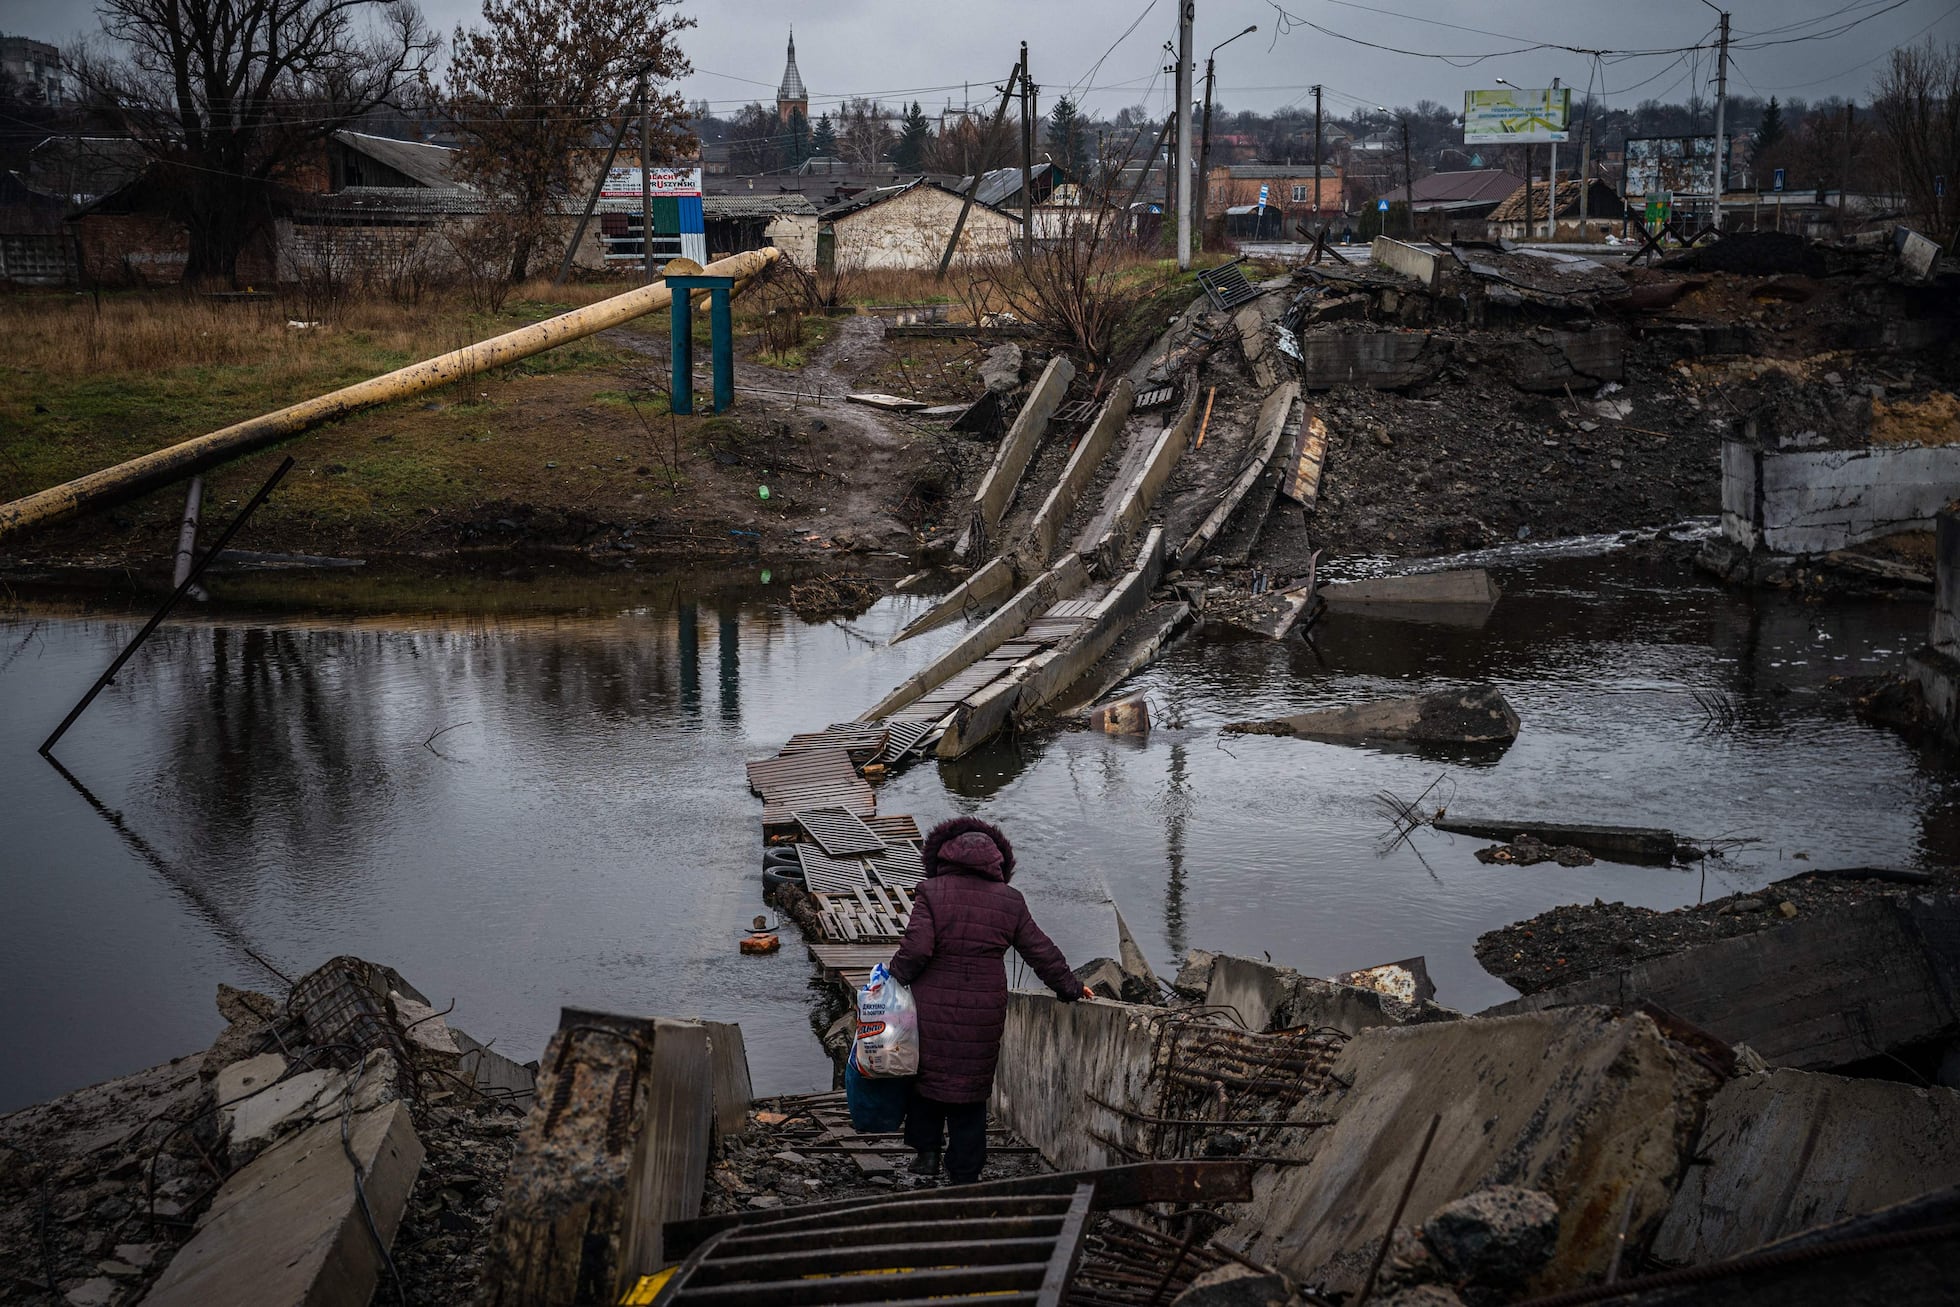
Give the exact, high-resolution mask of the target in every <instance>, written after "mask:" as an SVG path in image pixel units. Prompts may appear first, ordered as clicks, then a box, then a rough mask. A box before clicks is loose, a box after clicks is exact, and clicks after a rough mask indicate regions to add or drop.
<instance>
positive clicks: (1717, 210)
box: [1702, 0, 1729, 231]
mask: <svg viewBox="0 0 1960 1307" xmlns="http://www.w3.org/2000/svg"><path fill="white" fill-rule="evenodd" d="M1702 3H1703V4H1708V0H1702ZM1708 7H1709V8H1710V9H1714V8H1715V6H1713V5H1709V6H1708ZM1715 12H1716V13H1717V14H1719V15H1720V16H1721V32H1722V35H1721V39H1720V40H1719V41H1718V42H1716V46H1715V197H1714V198H1715V204H1714V212H1713V217H1714V221H1715V230H1717V231H1720V230H1721V229H1722V192H1723V190H1724V189H1726V188H1725V187H1724V185H1723V182H1724V181H1725V180H1726V179H1725V178H1724V177H1723V175H1722V174H1723V172H1724V171H1725V169H1724V168H1723V165H1724V164H1725V163H1726V162H1727V161H1728V153H1729V152H1728V150H1727V149H1725V148H1724V145H1723V141H1722V127H1723V120H1724V119H1725V118H1726V117H1727V116H1728V108H1729V13H1728V10H1726V9H1716V10H1715Z"/></svg>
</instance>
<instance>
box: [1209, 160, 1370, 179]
mask: <svg viewBox="0 0 1960 1307" xmlns="http://www.w3.org/2000/svg"><path fill="white" fill-rule="evenodd" d="M1220 169H1223V170H1224V172H1225V173H1226V175H1227V176H1229V177H1231V178H1232V180H1234V181H1239V180H1245V181H1255V182H1259V181H1274V180H1276V179H1280V178H1287V177H1312V176H1313V175H1314V169H1313V165H1312V164H1310V163H1234V164H1220V165H1217V167H1214V168H1213V171H1214V172H1216V171H1219V170H1220ZM1340 175H1341V170H1340V169H1339V168H1335V167H1332V166H1330V165H1328V164H1322V165H1321V166H1320V176H1321V177H1322V178H1323V179H1324V180H1327V181H1334V180H1338V179H1339V177H1340Z"/></svg>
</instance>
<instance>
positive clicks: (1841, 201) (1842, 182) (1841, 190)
mask: <svg viewBox="0 0 1960 1307" xmlns="http://www.w3.org/2000/svg"><path fill="white" fill-rule="evenodd" d="M1851 107H1852V106H1851V101H1849V100H1847V101H1845V103H1844V174H1843V176H1841V177H1839V178H1838V234H1839V235H1840V236H1842V235H1843V234H1844V231H1845V226H1846V223H1845V219H1846V217H1847V216H1848V215H1849V213H1850V205H1849V203H1848V201H1849V200H1850V199H1851Z"/></svg>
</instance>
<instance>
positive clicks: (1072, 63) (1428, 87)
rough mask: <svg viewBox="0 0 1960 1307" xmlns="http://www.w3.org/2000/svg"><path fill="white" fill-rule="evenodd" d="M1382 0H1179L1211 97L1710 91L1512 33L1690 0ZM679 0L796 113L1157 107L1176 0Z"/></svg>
mask: <svg viewBox="0 0 1960 1307" xmlns="http://www.w3.org/2000/svg"><path fill="white" fill-rule="evenodd" d="M1731 2H1732V3H1733V5H1734V8H1733V11H1732V12H1733V14H1734V18H1733V26H1734V36H1735V41H1736V49H1735V51H1734V62H1733V66H1732V68H1731V73H1730V88H1731V91H1732V92H1733V93H1736V94H1745V95H1746V94H1752V93H1753V94H1759V95H1763V96H1769V95H1772V94H1774V95H1777V96H1780V97H1782V98H1784V99H1786V100H1787V99H1789V98H1791V97H1802V98H1807V99H1812V100H1817V99H1823V98H1825V97H1828V96H1832V95H1840V96H1848V97H1851V98H1853V99H1859V100H1862V99H1864V98H1865V97H1866V95H1867V93H1868V91H1869V89H1870V87H1871V83H1872V79H1873V77H1874V76H1875V74H1876V73H1877V72H1878V70H1879V68H1880V66H1881V64H1882V61H1883V58H1884V55H1885V53H1886V52H1887V51H1888V50H1890V49H1891V48H1892V47H1894V46H1896V45H1900V44H1903V43H1906V42H1909V41H1913V40H1918V39H1923V38H1924V37H1927V36H1931V37H1933V38H1934V39H1936V40H1940V41H1943V42H1944V41H1960V3H1956V0H1731ZM1385 3H1386V5H1387V8H1383V7H1381V6H1378V5H1373V4H1362V3H1358V2H1357V0H1285V8H1286V10H1287V16H1282V15H1281V14H1280V12H1279V11H1278V10H1276V9H1275V7H1274V6H1273V4H1271V3H1268V0H1196V4H1197V28H1196V32H1197V35H1196V47H1197V51H1198V57H1199V59H1200V61H1201V63H1200V67H1201V68H1202V59H1203V57H1204V53H1205V52H1206V51H1207V50H1209V49H1210V48H1211V47H1212V46H1214V45H1216V44H1217V43H1218V42H1220V41H1222V40H1224V39H1226V38H1227V37H1229V36H1231V35H1232V34H1233V33H1234V32H1237V31H1240V30H1241V29H1243V28H1245V27H1246V26H1247V25H1248V24H1253V23H1256V24H1258V27H1259V30H1258V31H1257V32H1255V33H1253V34H1252V35H1250V36H1246V37H1243V38H1241V39H1239V40H1238V41H1236V42H1234V43H1233V44H1232V45H1231V46H1230V47H1229V48H1227V49H1225V50H1223V51H1221V52H1220V53H1219V55H1218V96H1217V99H1218V103H1220V104H1222V105H1224V106H1225V107H1227V108H1251V109H1259V110H1272V109H1275V108H1278V107H1280V106H1282V105H1287V104H1305V105H1308V106H1311V105H1312V102H1313V100H1312V96H1311V94H1310V93H1308V91H1307V88H1308V87H1309V86H1311V85H1312V84H1313V83H1314V82H1315V81H1320V82H1322V83H1323V84H1324V86H1325V87H1326V99H1327V106H1328V109H1329V112H1330V113H1340V114H1346V113H1347V112H1349V111H1351V110H1353V109H1355V108H1357V107H1372V106H1374V105H1376V104H1386V105H1398V104H1414V103H1415V102H1416V101H1418V100H1422V99H1431V100H1437V101H1440V102H1442V103H1444V104H1448V105H1451V106H1452V107H1460V106H1461V104H1462V95H1463V91H1464V90H1465V88H1467V87H1474V86H1489V85H1493V84H1494V83H1495V80H1496V79H1497V78H1499V77H1502V78H1505V79H1506V80H1508V81H1510V82H1512V83H1515V84H1518V85H1522V86H1543V85H1548V84H1549V83H1550V80H1551V78H1553V77H1554V76H1558V77H1562V78H1563V79H1564V81H1565V83H1566V84H1567V85H1571V86H1574V87H1579V88H1584V87H1586V86H1587V85H1588V84H1589V83H1590V84H1591V85H1592V86H1593V87H1594V88H1595V89H1596V90H1603V91H1605V92H1607V93H1609V94H1608V98H1609V100H1611V101H1612V102H1614V103H1622V104H1632V103H1634V102H1636V101H1639V100H1642V99H1647V98H1650V97H1652V98H1659V99H1664V100H1666V99H1672V100H1681V99H1685V98H1687V96H1688V95H1689V93H1690V90H1691V88H1692V87H1693V86H1694V85H1695V84H1697V83H1700V84H1702V85H1703V86H1704V89H1705V93H1708V94H1712V91H1713V70H1714V58H1713V56H1712V55H1711V54H1708V53H1701V54H1689V55H1682V54H1677V53H1667V54H1655V55H1641V56H1633V57H1628V56H1627V55H1625V54H1622V53H1607V54H1605V55H1603V56H1602V58H1601V59H1600V61H1599V63H1598V64H1597V65H1595V63H1594V60H1593V58H1592V57H1591V56H1589V55H1586V54H1581V53H1575V52H1573V51H1571V50H1546V49H1537V50H1527V49H1524V47H1528V46H1532V45H1536V44H1539V43H1541V42H1542V43H1550V44H1556V45H1563V46H1573V47H1578V48H1580V49H1585V50H1602V51H1609V52H1627V51H1651V50H1660V49H1671V48H1678V47H1683V46H1691V45H1694V44H1697V43H1699V42H1701V41H1703V40H1705V39H1712V37H1713V33H1714V27H1715V13H1714V11H1713V10H1712V9H1711V8H1710V7H1709V6H1708V5H1707V4H1706V3H1703V0H1638V3H1604V2H1602V0H1578V2H1577V3H1575V2H1574V0H1385ZM422 5H423V9H424V12H425V13H427V14H428V16H429V18H430V21H431V22H432V23H433V24H434V25H435V26H436V27H437V28H439V29H440V30H441V31H443V32H444V33H445V34H446V33H448V32H449V31H450V30H451V29H453V28H454V27H455V25H456V24H457V22H459V21H462V22H469V21H472V20H474V19H475V18H476V16H477V14H478V12H479V10H478V0H422ZM78 8H79V6H78V5H76V4H75V3H74V2H73V0H4V2H0V15H4V17H0V26H4V28H5V30H6V31H8V32H13V33H23V34H26V35H30V36H36V37H39V38H41V39H43V40H55V41H61V40H63V39H64V38H66V37H69V36H71V35H74V34H75V33H76V32H77V31H78V30H79V29H78V24H77V21H76V15H77V11H78ZM682 10H683V12H685V13H688V14H690V15H691V16H693V17H694V18H695V19H696V20H698V22H699V26H698V27H696V28H695V29H694V30H693V31H690V32H688V33H686V34H685V36H684V38H683V46H684V48H685V50H686V51H687V53H688V55H689V57H690V58H691V59H692V60H693V62H694V67H695V72H694V75H693V76H691V77H689V78H687V79H686V80H685V81H684V82H683V83H682V86H681V89H682V91H683V92H684V93H685V94H686V96H687V97H688V99H689V100H694V99H706V100H708V101H710V102H711V103H712V104H713V105H714V107H715V108H716V110H717V111H730V110H733V109H735V108H738V107H739V106H741V105H742V104H745V103H747V102H749V101H750V100H756V99H761V100H769V99H772V98H773V96H774V94H775V87H776V83H777V80H778V79H779V78H780V76H781V74H782V69H783V53H784V42H785V38H786V37H787V35H788V33H789V29H790V26H791V24H792V23H794V24H795V26H796V46H797V62H798V64H799V66H800V67H801V69H802V72H803V80H804V82H805V84H806V85H807V86H808V87H809V89H810V92H811V95H812V97H813V98H812V101H811V116H812V117H813V118H814V117H815V116H816V115H818V114H819V113H822V112H823V111H824V109H826V108H829V107H834V106H835V104H836V103H837V102H838V101H840V100H842V99H845V98H848V97H851V96H855V95H872V96H875V97H878V98H881V99H884V100H886V101H887V102H897V101H901V100H904V101H909V100H913V99H917V100H919V101H921V102H923V103H924V104H925V105H926V106H927V107H928V108H934V109H936V108H939V107H942V106H943V105H945V103H946V102H947V100H948V98H949V97H950V98H951V100H952V101H953V102H954V103H955V104H958V103H960V102H961V101H962V100H963V98H964V97H966V96H967V95H968V94H970V95H971V96H972V99H973V100H974V101H975V102H980V101H983V100H986V99H988V98H989V96H990V92H989V89H988V88H989V87H991V86H994V85H997V84H998V83H999V82H1000V81H1001V79H1003V78H1004V77H1005V76H1006V73H1007V70H1008V68H1009V67H1010V66H1011V65H1012V63H1013V62H1014V59H1015V58H1016V56H1017V54H1018V51H1019V42H1020V41H1022V40H1023V39H1025V40H1026V41H1027V42H1028V45H1029V61H1030V68H1031V71H1032V75H1033V79H1034V81H1035V82H1036V84H1037V85H1038V86H1040V88H1041V101H1042V106H1043V109H1044V111H1045V110H1046V108H1048V107H1049V106H1052V105H1053V103H1054V102H1055V99H1056V98H1057V96H1059V95H1061V94H1063V93H1067V92H1069V91H1071V90H1074V92H1075V93H1076V95H1077V98H1078V99H1079V100H1081V101H1082V102H1083V103H1084V104H1085V105H1086V106H1087V107H1088V108H1089V109H1090V110H1092V111H1094V112H1097V113H1100V114H1103V115H1105V116H1107V115H1113V114H1114V113H1115V112H1116V111H1117V110H1118V109H1120V108H1122V107H1123V106H1124V105H1131V104H1143V105H1147V106H1148V107H1149V109H1150V110H1151V112H1152V114H1153V115H1159V114H1163V113H1165V112H1167V110H1168V107H1169V100H1170V96H1169V89H1168V86H1169V81H1170V79H1169V77H1168V76H1167V75H1165V74H1163V73H1162V72H1161V71H1160V70H1161V69H1162V67H1163V66H1164V65H1165V64H1166V63H1167V62H1168V59H1167V56H1166V55H1165V53H1164V50H1163V43H1164V42H1165V41H1166V40H1174V39H1175V37H1176V34H1177V3H1176V0H1155V3H1154V4H1153V3H1150V0H960V2H959V3H946V2H945V0H815V3H811V2H810V0H685V3H684V4H683V5H682ZM1391 10H1393V11H1399V12H1400V13H1403V14H1410V15H1420V17H1419V18H1403V17H1398V16H1396V14H1395V13H1394V12H1390V11H1391ZM1861 19H1862V20H1863V21H1861V22H1858V24H1857V25H1856V26H1854V27H1851V28H1850V29H1849V30H1838V29H1841V28H1842V27H1843V26H1844V25H1845V24H1846V23H1850V22H1853V21H1855V20H1861ZM1133 21H1136V27H1135V29H1134V30H1133V31H1130V32H1129V34H1128V35H1127V36H1125V35H1124V32H1125V29H1127V28H1129V27H1130V25H1131V23H1132V22H1133ZM1308 23H1311V24H1315V25H1317V26H1318V27H1320V28H1324V29H1326V31H1325V32H1322V31H1316V30H1315V29H1314V28H1313V27H1310V26H1307V25H1306V24H1308ZM1466 29H1477V30H1466ZM1333 34H1338V35H1333ZM1343 38H1353V39H1343ZM1361 42H1372V43H1374V44H1375V45H1378V46H1391V47H1396V48H1397V49H1399V50H1401V51H1406V52H1413V53H1396V52H1394V51H1391V50H1384V49H1374V48H1370V47H1369V46H1368V45H1366V44H1361ZM1768 42H1784V43H1783V44H1775V45H1770V44H1766V43H1768ZM1112 43H1113V45H1112ZM1751 47H1759V48H1751ZM1513 52H1516V53H1513ZM1480 55H1494V56H1495V57H1491V58H1483V59H1478V58H1477V56H1480ZM1424 56H1449V59H1448V60H1446V59H1444V58H1438V57H1424ZM1452 61H1453V62H1452ZM969 86H970V91H969V89H968V88H969Z"/></svg>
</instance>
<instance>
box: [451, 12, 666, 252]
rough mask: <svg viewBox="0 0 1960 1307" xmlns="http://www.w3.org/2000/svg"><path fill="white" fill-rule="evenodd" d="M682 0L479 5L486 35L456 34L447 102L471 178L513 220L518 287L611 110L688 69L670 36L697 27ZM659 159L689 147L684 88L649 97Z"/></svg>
mask: <svg viewBox="0 0 1960 1307" xmlns="http://www.w3.org/2000/svg"><path fill="white" fill-rule="evenodd" d="M679 3H680V0H581V3H579V4H574V5H568V4H562V3H559V2H558V0H483V22H484V27H483V29H482V30H469V31H466V30H464V29H463V28H461V27H458V28H457V29H456V36H455V39H454V42H453V45H454V49H453V50H452V52H451V55H450V62H449V76H448V88H447V89H448V97H447V98H448V107H449V112H450V116H451V118H452V119H453V120H454V122H455V125H456V128H457V130H458V132H460V133H461V134H462V136H463V140H464V145H463V152H462V157H461V158H460V160H459V163H460V164H461V166H462V170H463V173H464V175H465V176H467V177H469V178H470V179H471V180H472V181H474V182H475V183H476V185H477V186H478V187H479V188H480V189H481V190H483V191H484V192H485V194H486V195H488V196H489V197H490V201H491V205H492V208H493V209H494V210H497V211H499V212H501V213H503V214H505V215H506V217H507V225H508V231H509V235H510V238H511V247H510V278H511V280H512V281H521V280H523V278H524V276H525V275H526V273H527V272H528V271H529V270H530V263H531V255H532V253H533V252H534V251H535V250H536V249H537V248H538V245H539V243H540V242H541V241H542V240H543V239H544V237H545V235H546V230H547V227H548V225H549V223H550V221H551V214H552V211H553V209H554V208H555V207H557V206H558V204H559V202H560V201H561V199H562V198H563V197H564V196H566V195H567V194H568V193H569V192H570V191H571V190H572V189H573V186H574V182H575V180H577V169H578V165H579V161H580V151H581V150H589V148H590V147H591V146H592V145H593V144H594V142H595V140H596V139H597V138H598V137H600V136H601V135H609V133H608V132H607V131H606V124H607V121H608V119H609V118H611V116H612V115H613V114H614V113H618V112H627V111H628V110H629V109H631V110H633V111H634V112H632V113H631V116H630V121H631V124H632V127H631V133H630V134H631V136H632V139H633V140H635V141H637V140H638V139H639V128H640V122H641V117H640V115H639V113H638V112H637V109H638V106H637V105H631V104H630V103H629V102H630V100H631V99H632V95H633V90H634V84H635V81H636V79H637V78H638V77H639V76H640V75H641V74H642V73H645V74H646V75H647V76H648V77H649V78H650V79H651V80H652V81H653V83H654V84H655V85H660V84H664V83H670V82H672V81H674V80H675V79H676V78H680V77H683V76H685V75H687V74H688V73H690V72H692V71H693V68H692V67H691V65H689V63H688V61H687V59H686V57H685V56H683V55H682V54H681V52H680V47H679V46H678V45H676V44H675V39H674V38H675V37H676V36H677V35H678V34H679V33H680V32H681V31H683V30H685V29H686V28H689V27H692V26H694V20H693V19H691V18H683V17H681V16H680V15H679V14H677V13H675V12H673V11H674V10H675V9H676V8H677V7H678V5H679ZM648 116H649V117H650V119H651V125H652V131H653V134H652V137H651V138H650V140H649V142H648V144H649V145H650V147H651V154H652V157H653V158H654V159H657V160H659V161H661V162H666V161H668V160H670V159H673V158H675V157H677V156H678V155H679V154H680V153H682V151H683V150H684V149H686V148H690V147H691V146H692V145H693V138H692V137H691V136H690V135H689V134H688V132H687V129H686V122H687V107H686V105H685V104H684V103H683V101H682V100H681V96H680V93H679V92H678V91H672V90H665V91H661V92H659V93H658V94H657V95H654V96H653V97H652V100H651V109H650V113H649V115H648Z"/></svg>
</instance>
